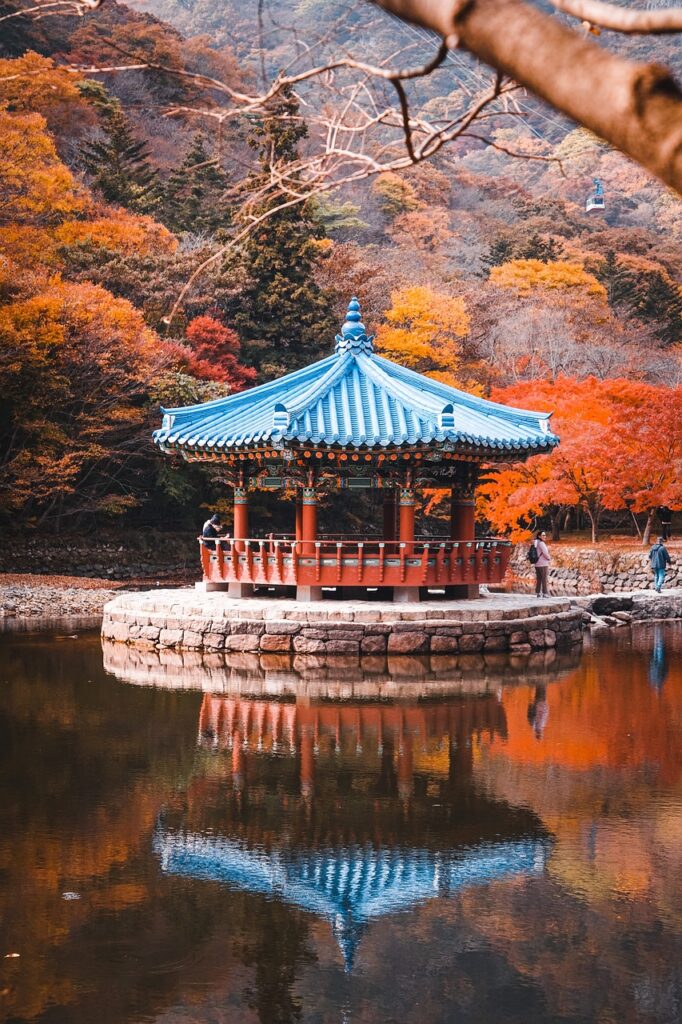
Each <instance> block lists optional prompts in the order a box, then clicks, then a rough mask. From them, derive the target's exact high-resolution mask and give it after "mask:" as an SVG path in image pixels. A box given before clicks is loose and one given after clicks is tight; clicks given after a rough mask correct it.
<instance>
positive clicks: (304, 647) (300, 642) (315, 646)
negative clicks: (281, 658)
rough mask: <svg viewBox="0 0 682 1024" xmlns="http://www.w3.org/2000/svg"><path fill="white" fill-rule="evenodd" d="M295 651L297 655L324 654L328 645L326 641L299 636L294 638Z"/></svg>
mask: <svg viewBox="0 0 682 1024" xmlns="http://www.w3.org/2000/svg"><path fill="white" fill-rule="evenodd" d="M294 650H295V651H296V652H297V654H322V653H324V652H325V651H326V650H327V644H326V642H325V641H324V640H315V639H313V638H312V637H307V636H300V635H299V636H295V637H294Z"/></svg>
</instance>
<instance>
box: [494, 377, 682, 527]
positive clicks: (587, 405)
mask: <svg viewBox="0 0 682 1024" xmlns="http://www.w3.org/2000/svg"><path fill="white" fill-rule="evenodd" d="M492 397H493V398H494V399H495V400H496V401H499V402H503V403H506V404H509V405H515V406H521V407H523V408H533V409H537V410H538V411H545V412H552V413H553V416H552V430H554V431H555V432H556V433H558V434H559V436H560V437H561V444H560V445H559V447H558V448H557V449H556V450H555V451H554V452H553V453H552V454H551V455H539V456H536V457H534V458H531V459H529V460H528V461H527V462H526V463H516V464H513V465H511V466H509V467H508V468H505V469H500V470H495V471H492V472H490V474H489V477H488V480H487V482H486V483H485V484H483V485H482V486H481V488H480V502H481V505H480V508H481V511H482V512H483V514H484V515H485V517H486V518H487V519H488V520H489V521H490V522H491V523H493V524H494V526H495V528H496V529H497V530H500V531H503V532H511V533H512V534H518V533H520V532H523V530H524V529H527V528H528V526H529V525H530V524H531V523H532V521H533V519H534V518H535V517H537V516H542V515H546V514H549V515H552V513H559V514H560V513H561V512H562V510H563V511H564V512H565V510H567V509H568V508H571V507H573V506H580V507H581V508H582V509H583V510H584V511H585V513H586V514H587V516H588V518H589V520H590V523H591V525H592V535H593V539H594V540H596V539H597V538H598V534H599V525H600V520H601V518H602V515H603V513H604V512H605V511H606V510H621V509H629V510H631V512H632V513H634V514H638V513H643V514H644V515H646V517H647V523H648V526H649V529H650V527H651V522H652V520H653V513H654V510H655V508H656V507H657V506H659V505H668V506H670V507H671V508H679V507H680V506H682V387H674V388H665V387H656V386H653V385H650V384H643V383H641V382H638V381H631V380H619V379H615V380H605V381H600V380H597V379H595V378H594V377H590V378H588V379H587V380H574V379H569V378H560V379H558V380H556V381H536V382H534V383H533V384H532V385H530V384H528V383H526V384H517V385H514V386H512V387H508V388H504V389H499V390H497V391H495V392H493V396H492Z"/></svg>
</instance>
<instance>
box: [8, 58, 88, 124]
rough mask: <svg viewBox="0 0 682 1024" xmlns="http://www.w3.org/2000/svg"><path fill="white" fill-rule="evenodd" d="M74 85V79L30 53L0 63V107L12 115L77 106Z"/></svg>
mask: <svg viewBox="0 0 682 1024" xmlns="http://www.w3.org/2000/svg"><path fill="white" fill-rule="evenodd" d="M76 83H77V79H76V76H75V75H72V74H69V72H68V71H65V70H64V69H63V68H59V67H57V66H56V65H55V63H54V61H53V60H51V59H50V58H49V57H41V56H40V54H38V53H34V52H33V50H28V51H27V52H26V53H24V54H23V55H22V56H21V57H17V58H15V59H13V60H0V104H6V105H7V108H8V110H11V111H14V112H19V113H23V112H33V113H44V112H46V111H48V110H49V109H50V108H52V107H55V106H57V105H58V104H62V103H80V102H81V95H80V93H79V91H78V88H77V84H76Z"/></svg>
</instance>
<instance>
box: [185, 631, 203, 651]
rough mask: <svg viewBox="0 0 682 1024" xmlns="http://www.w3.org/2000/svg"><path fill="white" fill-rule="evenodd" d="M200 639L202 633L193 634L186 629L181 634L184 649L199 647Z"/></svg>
mask: <svg viewBox="0 0 682 1024" xmlns="http://www.w3.org/2000/svg"><path fill="white" fill-rule="evenodd" d="M202 639H203V633H195V632H194V631H193V630H191V629H186V630H185V631H184V632H183V634H182V643H183V646H184V647H201V641H202Z"/></svg>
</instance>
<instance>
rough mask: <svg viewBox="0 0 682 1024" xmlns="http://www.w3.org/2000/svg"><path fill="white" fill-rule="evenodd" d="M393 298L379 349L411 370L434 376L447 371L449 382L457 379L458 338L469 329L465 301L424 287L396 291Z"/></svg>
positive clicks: (378, 341) (378, 339) (379, 341)
mask: <svg viewBox="0 0 682 1024" xmlns="http://www.w3.org/2000/svg"><path fill="white" fill-rule="evenodd" d="M391 300H392V302H393V305H392V306H391V308H390V309H389V310H388V312H387V313H386V320H387V321H388V323H386V324H383V325H382V326H381V327H380V328H379V330H378V332H377V346H378V348H379V350H380V351H381V352H382V353H384V354H385V355H387V356H388V358H389V359H393V360H395V362H398V363H402V364H403V365H404V366H409V367H410V368H411V369H415V370H419V371H420V372H422V373H432V374H433V375H434V376H435V375H436V374H441V373H443V374H447V376H448V383H450V382H451V381H454V380H457V379H458V378H457V372H458V369H459V364H460V359H461V344H460V340H459V339H460V338H464V337H466V335H467V333H468V331H469V315H468V313H467V311H466V308H465V305H464V300H463V299H461V298H459V297H451V296H449V295H442V294H440V293H439V292H434V291H433V290H432V289H431V288H428V287H425V286H414V287H412V288H403V289H401V290H400V291H397V292H393V294H392V296H391ZM441 379H442V378H441Z"/></svg>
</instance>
